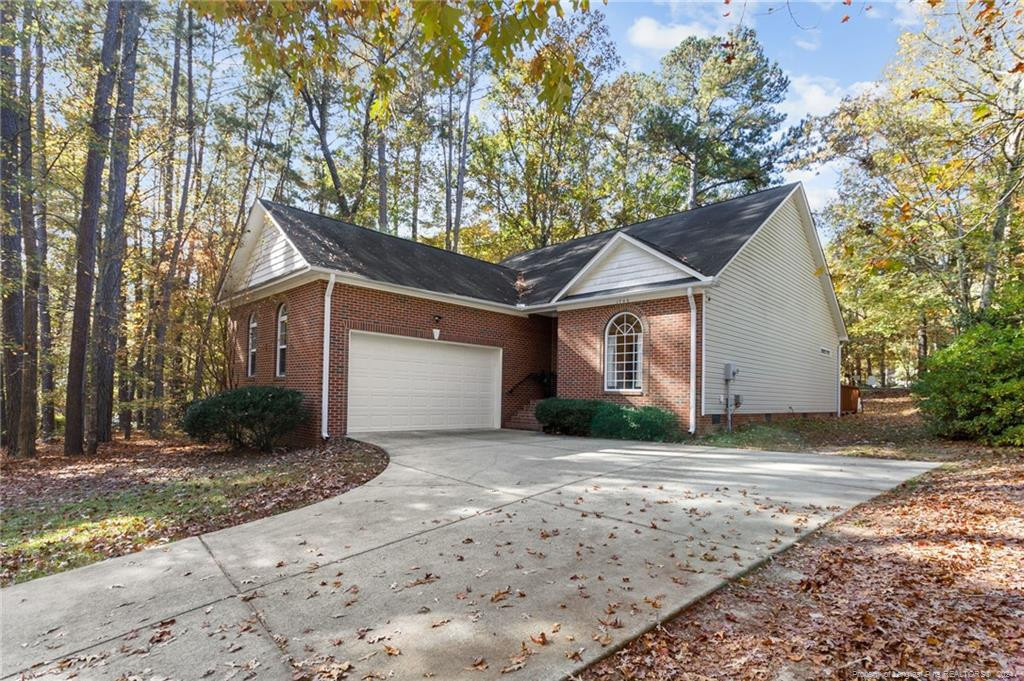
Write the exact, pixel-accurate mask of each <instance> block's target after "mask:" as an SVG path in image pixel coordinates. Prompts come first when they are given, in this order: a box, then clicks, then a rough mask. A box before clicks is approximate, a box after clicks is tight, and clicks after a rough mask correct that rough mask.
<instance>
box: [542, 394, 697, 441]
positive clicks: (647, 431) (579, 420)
mask: <svg viewBox="0 0 1024 681" xmlns="http://www.w3.org/2000/svg"><path fill="white" fill-rule="evenodd" d="M534 415H535V416H536V417H537V420H538V421H540V423H541V425H543V426H544V430H545V431H547V432H550V433H561V434H562V435H579V436H583V437H603V438H611V439H618V440H645V441H648V442H671V441H675V440H678V439H679V438H680V435H681V432H680V430H679V422H678V421H677V420H676V417H675V414H673V413H672V412H670V411H667V410H665V409H661V408H659V407H626V406H623V405H620V404H615V403H612V402H603V401H601V400H567V399H562V398H558V397H552V398H549V399H546V400H543V401H541V402H539V403H537V407H536V409H535V410H534Z"/></svg>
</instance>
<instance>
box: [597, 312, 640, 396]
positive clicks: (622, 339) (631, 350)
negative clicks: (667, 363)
mask: <svg viewBox="0 0 1024 681" xmlns="http://www.w3.org/2000/svg"><path fill="white" fill-rule="evenodd" d="M643 373H644V327H643V324H641V323H640V319H639V318H638V317H637V316H636V315H634V314H630V313H629V312H621V313H619V314H617V315H615V316H614V317H612V319H611V321H610V322H608V326H607V327H606V328H605V332H604V389H605V390H606V391H608V392H633V391H638V390H643Z"/></svg>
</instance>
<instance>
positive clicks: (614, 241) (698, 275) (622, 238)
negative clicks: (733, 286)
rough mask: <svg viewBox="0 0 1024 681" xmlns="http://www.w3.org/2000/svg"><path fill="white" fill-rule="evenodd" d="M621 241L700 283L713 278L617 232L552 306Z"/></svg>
mask: <svg viewBox="0 0 1024 681" xmlns="http://www.w3.org/2000/svg"><path fill="white" fill-rule="evenodd" d="M620 241H624V242H626V243H628V244H630V245H631V246H635V247H636V248H639V249H640V250H642V251H644V252H645V253H648V254H650V255H652V256H654V257H656V258H658V259H659V260H662V261H664V262H666V263H668V264H669V265H671V266H672V267H675V268H676V269H677V270H680V271H681V272H684V273H685V274H688V275H689V276H691V277H694V278H695V279H697V280H699V281H710V280H711V277H709V276H707V275H705V274H701V273H700V272H698V271H697V270H695V269H693V268H692V267H688V266H686V265H684V264H683V263H681V262H680V261H678V260H676V259H675V258H672V257H670V256H668V255H665V254H664V253H662V252H661V251H659V250H657V249H656V248H651V247H650V246H649V245H647V244H645V243H644V242H642V241H640V240H639V239H636V238H634V237H631V236H629V235H628V234H626V233H625V232H616V234H615V236H613V237H612V238H611V239H609V240H608V242H607V243H606V244H605V245H604V246H602V247H601V248H600V250H598V251H597V253H595V254H594V255H593V256H592V257H591V258H590V260H588V261H587V264H586V265H584V266H583V267H581V268H580V269H579V271H578V272H576V274H574V275H573V277H572V279H570V280H569V282H568V283H567V284H566V285H565V286H563V287H562V289H561V290H560V291H559V292H558V293H556V294H555V297H554V298H552V299H551V304H554V303H557V302H558V301H559V300H561V299H562V298H563V297H564V296H565V294H567V293H568V292H569V290H570V289H572V287H573V286H574V285H576V283H577V282H578V281H579V280H580V279H582V278H583V277H584V276H585V275H586V274H587V273H588V272H590V271H591V270H593V269H594V268H595V267H596V266H597V265H598V263H600V262H601V259H602V258H603V257H604V255H605V254H606V253H607V252H608V251H609V250H611V249H612V248H613V247H614V246H615V244H617V243H619V242H620Z"/></svg>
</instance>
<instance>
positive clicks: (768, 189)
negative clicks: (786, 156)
mask: <svg viewBox="0 0 1024 681" xmlns="http://www.w3.org/2000/svg"><path fill="white" fill-rule="evenodd" d="M798 184H800V182H799V181H798V182H790V183H788V184H780V185H777V186H775V187H765V188H764V189H758V190H757V191H756V192H750V193H749V194H741V195H740V196H734V197H732V198H731V199H720V200H718V201H712V202H711V203H705V204H704V205H702V206H697V207H696V208H687V209H685V210H677V211H675V212H673V213H665V214H664V215H658V216H657V217H653V218H647V219H646V220H641V221H640V222H634V223H632V224H628V225H623V226H622V227H620V228H619V229H628V228H630V227H638V226H639V225H643V224H646V223H648V222H653V221H654V220H661V219H663V218H670V217H672V216H673V215H682V214H683V213H694V212H696V211H698V210H703V209H705V208H711V207H712V206H720V205H722V204H723V203H729V202H730V201H739V200H740V199H749V198H750V197H751V196H757V195H758V194H764V193H765V192H773V191H776V190H779V189H786V188H787V187H789V188H792V187H795V186H796V185H798ZM631 236H632V235H631Z"/></svg>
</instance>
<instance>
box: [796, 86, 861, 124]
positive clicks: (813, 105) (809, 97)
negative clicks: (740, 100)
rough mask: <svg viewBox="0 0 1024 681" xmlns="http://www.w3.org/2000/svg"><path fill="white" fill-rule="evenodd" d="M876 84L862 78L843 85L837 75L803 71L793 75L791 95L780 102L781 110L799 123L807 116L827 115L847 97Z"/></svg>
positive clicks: (858, 93)
mask: <svg viewBox="0 0 1024 681" xmlns="http://www.w3.org/2000/svg"><path fill="white" fill-rule="evenodd" d="M874 87H875V83H874V82H872V81H858V82H856V83H853V84H852V85H849V86H846V87H844V86H842V85H840V84H839V82H838V81H837V80H836V79H835V78H829V77H827V76H809V75H806V74H801V75H797V76H794V75H792V74H790V76H789V96H788V97H787V98H786V101H784V102H783V103H782V104H780V105H779V111H781V112H782V113H784V114H786V116H788V117H789V121H788V122H789V123H790V124H791V125H792V124H795V123H797V122H798V121H799V120H800V119H801V118H803V117H804V116H823V115H825V114H827V113H829V112H830V111H832V110H833V109H835V108H836V107H837V106H839V102H841V101H842V100H843V98H844V97H849V96H856V95H860V94H864V93H865V92H868V91H870V90H871V89H873V88H874Z"/></svg>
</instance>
